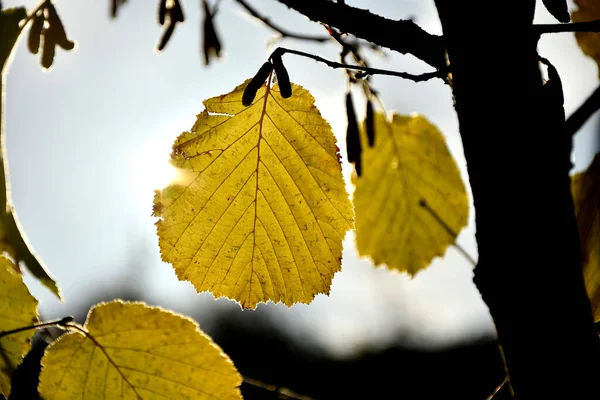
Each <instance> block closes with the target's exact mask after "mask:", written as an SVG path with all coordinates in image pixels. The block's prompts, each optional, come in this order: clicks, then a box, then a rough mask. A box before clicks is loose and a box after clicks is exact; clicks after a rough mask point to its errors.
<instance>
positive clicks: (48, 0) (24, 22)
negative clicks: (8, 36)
mask: <svg viewBox="0 0 600 400" xmlns="http://www.w3.org/2000/svg"><path fill="white" fill-rule="evenodd" d="M49 2H50V0H42V1H40V2H39V3H38V4H37V6H35V7H34V9H33V10H32V11H30V12H29V13H28V14H27V18H25V19H24V20H23V21H21V22H20V23H19V24H20V26H21V28H24V27H25V25H27V23H28V22H29V21H31V19H32V18H33V17H35V14H37V13H38V11H40V10H41V9H42V8H44V6H45V5H46V3H49Z"/></svg>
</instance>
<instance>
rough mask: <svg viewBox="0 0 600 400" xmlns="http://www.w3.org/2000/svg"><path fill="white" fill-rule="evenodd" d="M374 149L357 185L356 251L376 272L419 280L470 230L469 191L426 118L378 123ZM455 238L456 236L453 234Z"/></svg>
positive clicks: (380, 120)
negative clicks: (383, 268) (418, 275)
mask: <svg viewBox="0 0 600 400" xmlns="http://www.w3.org/2000/svg"><path fill="white" fill-rule="evenodd" d="M375 132H376V133H377V140H376V141H375V147H373V148H370V147H369V146H367V145H366V141H367V138H366V134H365V132H364V129H362V131H361V140H362V141H363V156H362V157H363V172H362V175H361V177H360V178H356V177H355V178H354V181H355V184H356V190H355V192H354V207H355V210H356V244H357V248H358V251H359V253H360V254H361V255H363V256H370V257H371V258H372V259H373V262H374V263H375V264H376V265H379V264H386V265H387V266H388V268H391V269H397V270H400V271H406V272H408V273H409V274H411V275H415V274H416V273H417V272H419V271H420V270H421V269H423V268H425V267H427V265H429V263H430V262H431V260H432V259H433V257H435V256H441V255H443V254H444V251H445V250H446V248H447V247H448V246H449V245H451V244H453V243H454V241H455V240H456V237H455V234H457V233H458V232H459V231H460V230H461V229H462V228H463V227H464V226H465V225H466V224H467V218H468V213H469V206H468V201H467V194H466V191H465V185H464V183H463V181H462V179H461V177H460V172H459V170H458V167H457V166H456V162H455V161H454V159H453V158H452V156H451V155H450V153H449V151H448V148H447V147H446V142H445V141H444V137H443V136H442V134H441V133H440V131H439V130H438V129H437V128H436V127H435V126H434V125H432V124H431V123H430V122H429V121H427V119H425V118H424V117H422V116H401V115H393V118H392V120H391V121H388V120H386V117H385V116H384V115H383V114H381V113H378V114H377V115H376V117H375ZM450 232H453V233H450Z"/></svg>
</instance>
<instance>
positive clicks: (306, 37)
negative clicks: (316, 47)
mask: <svg viewBox="0 0 600 400" xmlns="http://www.w3.org/2000/svg"><path fill="white" fill-rule="evenodd" d="M235 1H236V2H237V3H238V4H239V5H240V6H242V7H243V8H244V9H246V11H248V14H250V15H251V16H253V17H254V18H256V19H258V20H259V21H261V22H262V23H263V24H265V25H266V26H268V27H269V28H271V29H273V30H274V31H275V32H277V33H279V34H280V35H281V37H284V38H290V39H298V40H307V41H312V42H320V43H323V42H327V41H329V40H331V37H329V36H315V35H304V34H301V33H294V32H290V31H288V30H287V29H285V28H282V27H280V26H278V25H275V24H274V23H273V22H271V20H270V19H269V18H268V17H265V16H264V15H260V13H259V12H258V11H256V9H255V8H254V7H252V6H251V5H250V4H248V2H246V0H235Z"/></svg>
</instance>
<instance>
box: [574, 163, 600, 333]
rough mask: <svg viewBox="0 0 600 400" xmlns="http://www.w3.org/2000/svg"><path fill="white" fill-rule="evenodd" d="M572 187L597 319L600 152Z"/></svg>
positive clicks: (599, 303) (599, 318)
mask: <svg viewBox="0 0 600 400" xmlns="http://www.w3.org/2000/svg"><path fill="white" fill-rule="evenodd" d="M571 190H572V193H573V203H574V206H575V214H576V215H577V225H578V226H579V240H580V242H581V259H582V264H583V275H584V278H585V286H586V289H587V292H588V296H589V298H590V301H591V303H592V312H593V314H594V319H595V320H596V321H600V153H598V154H596V156H595V157H594V160H593V161H592V164H590V166H589V167H588V169H587V170H586V171H584V172H581V173H579V174H575V175H573V177H572V178H571Z"/></svg>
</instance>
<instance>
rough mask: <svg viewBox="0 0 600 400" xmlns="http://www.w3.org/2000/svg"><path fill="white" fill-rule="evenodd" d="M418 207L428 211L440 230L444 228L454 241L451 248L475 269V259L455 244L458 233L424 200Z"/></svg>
mask: <svg viewBox="0 0 600 400" xmlns="http://www.w3.org/2000/svg"><path fill="white" fill-rule="evenodd" d="M419 205H420V206H421V207H423V208H424V209H425V210H426V211H428V212H429V214H431V216H432V217H433V218H434V219H435V220H436V221H437V222H438V223H439V224H440V225H441V226H442V228H444V230H445V231H446V232H448V233H449V234H450V235H451V236H452V237H453V238H454V239H455V241H454V244H453V246H454V247H456V249H457V250H458V251H459V252H460V253H461V254H462V255H463V256H465V258H466V259H467V260H469V262H470V263H471V264H473V266H474V267H476V266H477V261H475V259H474V258H473V257H471V255H470V254H469V253H467V250H465V248H464V247H462V246H461V245H460V244H458V243H456V237H457V236H458V233H457V232H454V229H452V228H450V226H449V225H448V224H447V223H446V221H444V220H443V219H442V218H441V217H440V216H439V215H438V214H437V213H436V212H435V211H434V210H433V209H432V208H431V207H429V204H427V202H426V201H425V200H424V199H421V201H419Z"/></svg>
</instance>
